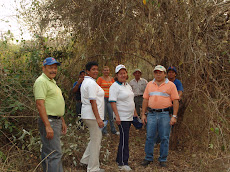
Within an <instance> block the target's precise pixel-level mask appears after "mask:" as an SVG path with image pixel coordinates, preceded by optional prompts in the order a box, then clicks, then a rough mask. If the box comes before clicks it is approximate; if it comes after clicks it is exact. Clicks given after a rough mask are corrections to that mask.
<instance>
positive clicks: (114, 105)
mask: <svg viewBox="0 0 230 172" xmlns="http://www.w3.org/2000/svg"><path fill="white" fill-rule="evenodd" d="M110 104H111V107H112V109H113V112H114V114H115V115H116V116H119V114H118V110H117V105H116V102H110Z"/></svg>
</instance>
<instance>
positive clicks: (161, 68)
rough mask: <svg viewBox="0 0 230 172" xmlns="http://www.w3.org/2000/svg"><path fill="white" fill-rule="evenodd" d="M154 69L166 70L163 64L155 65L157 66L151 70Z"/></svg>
mask: <svg viewBox="0 0 230 172" xmlns="http://www.w3.org/2000/svg"><path fill="white" fill-rule="evenodd" d="M155 70H159V71H162V72H166V69H165V67H164V66H161V65H157V66H156V67H155V68H154V70H153V72H154V71H155Z"/></svg>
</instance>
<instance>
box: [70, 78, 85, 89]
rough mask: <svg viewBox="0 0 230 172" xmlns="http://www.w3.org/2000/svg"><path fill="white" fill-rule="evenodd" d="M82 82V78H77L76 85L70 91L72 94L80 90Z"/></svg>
mask: <svg viewBox="0 0 230 172" xmlns="http://www.w3.org/2000/svg"><path fill="white" fill-rule="evenodd" d="M83 80H84V78H79V80H78V81H77V84H76V85H75V86H74V87H73V89H72V92H73V93H76V92H77V91H78V89H80V88H79V86H80V85H81V83H82V82H83Z"/></svg>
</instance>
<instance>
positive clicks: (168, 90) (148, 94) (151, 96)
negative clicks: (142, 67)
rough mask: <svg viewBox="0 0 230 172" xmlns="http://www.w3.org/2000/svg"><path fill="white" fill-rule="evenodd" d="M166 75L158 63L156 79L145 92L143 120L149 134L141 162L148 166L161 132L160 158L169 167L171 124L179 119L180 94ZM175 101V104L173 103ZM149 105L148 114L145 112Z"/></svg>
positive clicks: (148, 85)
mask: <svg viewBox="0 0 230 172" xmlns="http://www.w3.org/2000/svg"><path fill="white" fill-rule="evenodd" d="M165 77H166V69H165V68H164V66H161V65H157V66H156V67H155V68H154V78H155V79H154V80H153V81H151V82H149V83H148V84H147V86H146V89H145V92H144V94H143V98H144V100H143V104H142V118H141V119H142V122H143V124H144V125H145V124H147V126H146V129H147V136H146V143H145V153H146V156H145V159H144V161H143V162H142V163H141V165H142V166H147V165H148V164H149V163H151V162H152V161H153V148H154V144H155V143H154V142H155V140H156V139H155V137H156V136H157V133H158V134H159V137H160V141H161V145H160V157H159V158H158V160H159V162H160V166H161V167H167V164H166V162H167V156H168V149H169V136H170V130H171V126H172V125H174V124H175V123H176V121H177V112H178V108H179V95H178V92H177V89H176V86H175V84H174V83H173V82H171V81H169V80H168V79H167V78H165ZM172 102H173V104H172ZM147 107H148V115H147V117H146V115H145V112H146V110H147ZM172 107H173V115H172V117H170V115H169V111H170V109H171V108H172Z"/></svg>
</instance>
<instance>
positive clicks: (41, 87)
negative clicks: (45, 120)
mask: <svg viewBox="0 0 230 172" xmlns="http://www.w3.org/2000/svg"><path fill="white" fill-rule="evenodd" d="M33 92H34V97H35V100H45V109H46V113H47V115H51V116H63V115H64V113H65V101H64V98H63V96H62V92H61V89H60V88H59V87H58V86H57V85H56V81H55V80H54V79H50V78H48V77H47V76H46V75H45V74H44V73H42V75H41V76H39V77H38V78H37V79H36V81H35V83H34V86H33Z"/></svg>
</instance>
